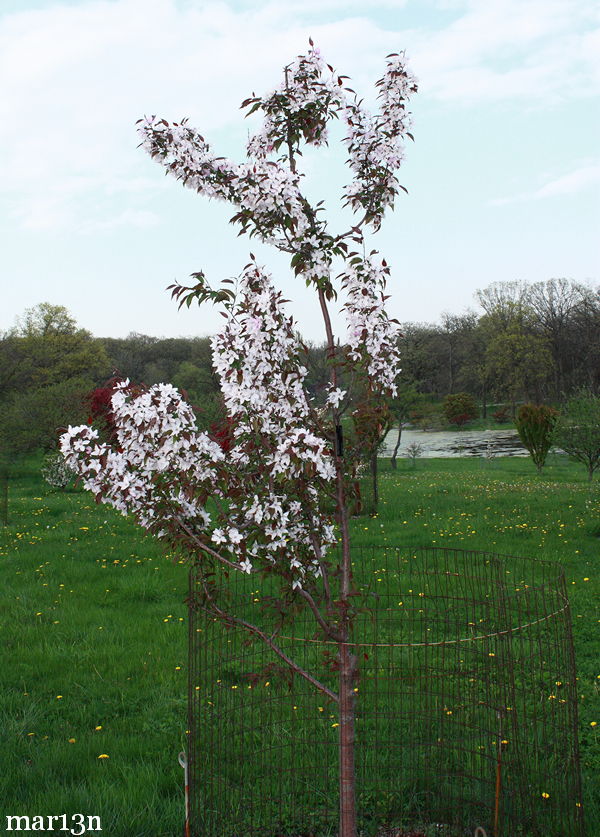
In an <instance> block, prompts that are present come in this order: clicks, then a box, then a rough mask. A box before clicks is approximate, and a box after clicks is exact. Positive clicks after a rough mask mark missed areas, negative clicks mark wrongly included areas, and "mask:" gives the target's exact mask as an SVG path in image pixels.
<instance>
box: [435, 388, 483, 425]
mask: <svg viewBox="0 0 600 837" xmlns="http://www.w3.org/2000/svg"><path fill="white" fill-rule="evenodd" d="M443 410H444V416H445V418H446V421H448V422H450V424H457V425H458V426H459V427H462V425H464V424H466V423H467V422H468V421H471V420H472V419H474V418H477V416H478V415H479V411H478V409H477V403H476V402H475V399H474V398H473V396H472V395H470V394H469V393H468V392H457V393H455V394H454V395H447V396H446V398H445V399H444V404H443Z"/></svg>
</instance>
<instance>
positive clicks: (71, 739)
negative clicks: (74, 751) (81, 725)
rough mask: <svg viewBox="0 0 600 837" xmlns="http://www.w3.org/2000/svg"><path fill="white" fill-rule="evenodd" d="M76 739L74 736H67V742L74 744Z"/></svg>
mask: <svg viewBox="0 0 600 837" xmlns="http://www.w3.org/2000/svg"><path fill="white" fill-rule="evenodd" d="M76 741H77V739H76V738H69V744H74V743H75V742H76Z"/></svg>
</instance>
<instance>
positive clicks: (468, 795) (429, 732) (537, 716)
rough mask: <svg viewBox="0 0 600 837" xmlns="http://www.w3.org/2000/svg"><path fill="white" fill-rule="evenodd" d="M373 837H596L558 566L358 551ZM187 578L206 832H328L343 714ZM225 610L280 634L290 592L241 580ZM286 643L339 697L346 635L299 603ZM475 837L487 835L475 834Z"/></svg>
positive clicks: (194, 772)
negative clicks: (284, 598)
mask: <svg viewBox="0 0 600 837" xmlns="http://www.w3.org/2000/svg"><path fill="white" fill-rule="evenodd" d="M354 572H355V582H356V585H357V587H358V588H359V589H360V595H359V596H358V597H357V602H356V605H355V606H356V609H357V615H356V618H355V622H354V629H353V635H352V643H351V644H352V647H353V650H354V653H356V654H357V655H358V656H359V660H360V663H359V665H360V676H359V680H358V683H357V687H356V688H357V695H356V696H357V704H356V705H357V710H356V711H357V721H356V780H357V807H358V816H359V833H360V835H361V837H375V835H377V836H378V837H384V836H385V837H400V835H405V834H406V835H408V834H415V835H416V834H419V835H427V837H429V835H433V834H435V835H444V837H455V836H456V837H458V835H461V837H463V835H465V836H466V835H473V833H474V831H475V829H476V828H477V827H480V828H483V829H485V831H486V833H487V835H488V837H492V835H493V837H567V835H568V837H580V836H581V835H583V834H584V826H583V811H582V807H581V786H580V765H579V755H578V744H577V701H576V697H577V696H576V681H575V664H574V657H573V645H572V635H571V619H570V611H569V604H568V600H567V594H566V587H565V579H564V575H563V571H562V569H561V567H560V566H559V565H557V564H553V563H550V562H543V561H533V560H526V559H523V558H516V557H508V556H499V555H495V554H491V553H483V552H473V551H464V550H453V549H441V548H435V549H421V550H412V551H411V550H401V549H381V548H374V549H364V548H363V549H362V550H358V551H356V552H355V558H354ZM198 577H199V576H198V571H197V569H194V568H193V569H192V571H191V574H190V596H189V608H190V610H189V613H190V619H189V630H190V643H189V650H190V659H189V672H190V674H189V677H190V680H189V684H190V685H189V730H188V732H189V737H188V742H189V743H188V757H189V765H190V778H189V781H190V828H191V834H192V835H193V836H194V837H334V835H337V828H338V779H337V755H338V754H337V727H338V718H337V714H336V713H337V705H336V704H335V703H333V702H330V701H328V700H327V698H326V697H324V696H323V694H322V693H320V692H318V691H316V690H315V689H314V687H313V686H311V684H310V683H308V682H307V681H306V680H305V679H304V678H302V677H299V676H295V677H292V676H291V675H290V672H289V671H288V670H287V669H286V668H285V666H283V665H282V666H280V665H279V661H278V658H276V657H275V656H274V654H273V652H272V651H271V650H270V649H269V648H268V647H267V646H266V645H265V644H264V643H263V642H261V641H260V640H256V639H252V638H251V637H249V635H248V634H247V632H246V631H244V630H243V629H240V628H237V627H236V628H231V627H226V626H225V625H224V624H223V623H222V622H221V621H219V620H218V619H216V618H215V616H214V615H212V614H211V613H209V612H207V611H206V610H205V609H204V607H203V604H202V597H201V596H200V594H199V590H198ZM226 583H227V592H226V590H225V587H224V588H223V596H226V597H227V598H226V599H223V601H226V602H227V607H228V609H229V610H231V611H232V612H234V613H235V614H236V615H238V616H241V617H243V618H244V619H247V620H248V621H252V622H253V623H254V624H257V625H259V626H260V627H261V628H263V629H264V630H265V631H266V632H271V633H272V632H273V631H274V630H275V624H276V620H277V617H276V615H275V612H274V608H273V607H270V606H269V602H270V598H269V597H270V596H271V595H272V596H276V595H278V591H277V589H276V586H275V582H272V584H273V586H272V588H271V589H266V588H265V586H264V584H263V581H261V582H260V587H259V586H258V585H257V582H256V580H255V579H254V577H252V576H244V575H242V574H239V575H238V574H236V573H232V574H230V577H229V579H228V580H227V582H226ZM277 642H278V645H279V646H280V647H281V648H282V649H283V650H284V651H285V652H286V653H287V654H288V655H289V656H290V657H292V658H294V659H295V660H296V661H297V662H298V663H299V664H300V665H301V666H302V667H303V668H304V669H307V670H308V671H310V672H312V673H314V674H315V675H317V676H318V677H319V679H320V680H321V681H322V682H324V683H325V684H326V685H328V686H329V687H330V688H331V689H332V690H335V689H336V680H337V675H336V672H335V670H334V669H335V665H332V662H334V661H335V657H336V654H337V646H336V644H335V643H332V642H326V641H321V640H319V639H318V636H317V635H316V634H315V622H314V619H313V617H312V615H311V614H310V613H307V612H304V611H302V610H299V611H298V612H297V613H296V614H295V616H294V618H293V619H290V620H288V621H287V622H284V624H283V627H281V626H279V628H278V635H277ZM478 833H481V832H478Z"/></svg>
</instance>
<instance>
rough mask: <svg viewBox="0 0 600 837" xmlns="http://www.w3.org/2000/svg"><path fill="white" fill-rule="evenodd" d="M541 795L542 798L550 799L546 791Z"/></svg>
mask: <svg viewBox="0 0 600 837" xmlns="http://www.w3.org/2000/svg"><path fill="white" fill-rule="evenodd" d="M542 797H543V798H544V799H550V794H549V793H546V791H544V792H543V794H542Z"/></svg>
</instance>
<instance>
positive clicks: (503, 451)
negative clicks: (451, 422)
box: [379, 428, 529, 458]
mask: <svg viewBox="0 0 600 837" xmlns="http://www.w3.org/2000/svg"><path fill="white" fill-rule="evenodd" d="M397 438H398V430H397V428H393V429H392V430H390V432H389V433H388V434H387V436H386V438H385V439H384V442H383V447H382V449H381V452H380V454H379V455H380V456H391V455H392V453H393V450H394V446H395V444H396V440H397ZM413 442H416V443H418V444H419V445H422V447H423V452H422V453H421V454H420V456H422V457H434V456H435V457H443V458H448V457H456V456H485V455H486V453H487V452H488V451H490V452H491V453H492V454H493V455H495V456H528V455H529V454H528V453H527V451H526V450H525V448H524V447H523V445H522V444H521V440H520V439H519V436H518V434H517V433H516V432H515V430H454V431H452V430H450V431H448V430H442V431H438V430H403V431H402V441H401V444H400V449H399V450H398V457H406V456H407V455H408V454H407V448H408V446H409V445H410V444H412V443H413Z"/></svg>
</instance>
